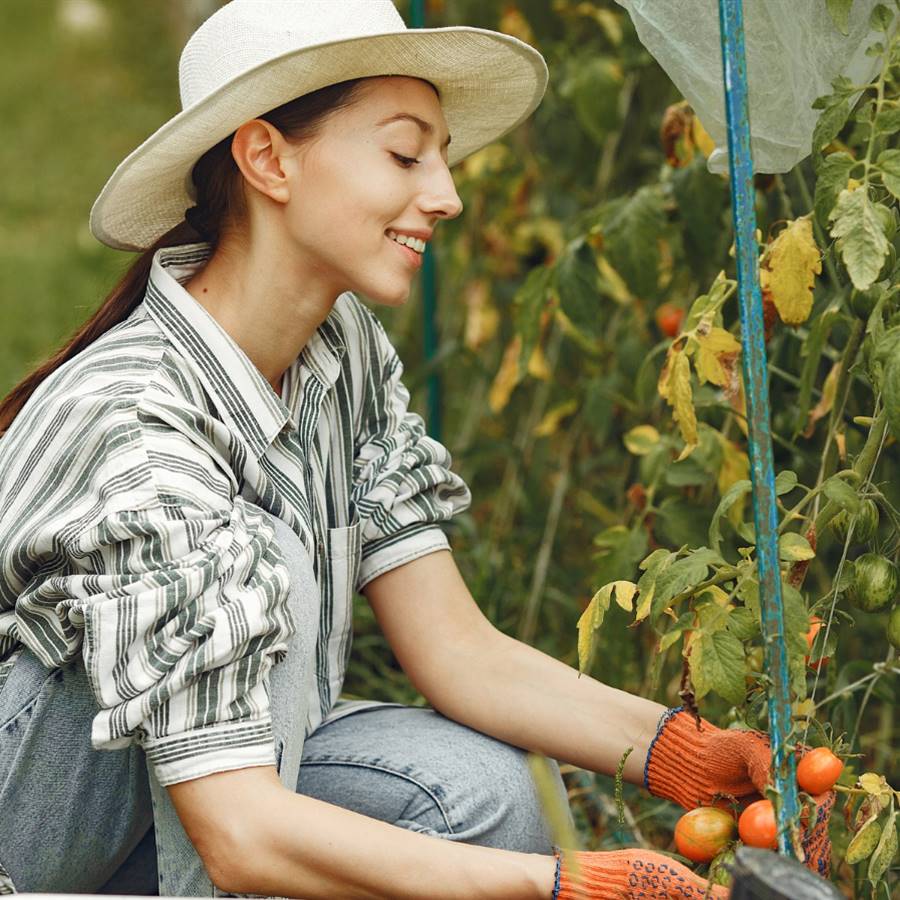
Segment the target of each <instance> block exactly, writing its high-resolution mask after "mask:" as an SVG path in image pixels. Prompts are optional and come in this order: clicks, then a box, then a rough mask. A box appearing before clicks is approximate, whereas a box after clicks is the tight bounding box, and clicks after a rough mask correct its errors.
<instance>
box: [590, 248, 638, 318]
mask: <svg viewBox="0 0 900 900" xmlns="http://www.w3.org/2000/svg"><path fill="white" fill-rule="evenodd" d="M597 269H598V270H599V271H600V276H601V286H602V287H604V288H605V289H606V291H607V293H608V294H609V296H610V297H612V299H613V300H615V301H616V303H621V304H622V305H623V306H624V305H626V304H628V303H631V301H632V296H631V291H629V290H628V285H627V284H625V279H624V278H622V276H621V275H620V274H619V273H618V272H617V271H616V270H615V269H614V268H613V267H612V266H611V265H610V262H609V260H608V259H607V258H606V257H605V256H603V255H602V254H600V255H598V256H597Z"/></svg>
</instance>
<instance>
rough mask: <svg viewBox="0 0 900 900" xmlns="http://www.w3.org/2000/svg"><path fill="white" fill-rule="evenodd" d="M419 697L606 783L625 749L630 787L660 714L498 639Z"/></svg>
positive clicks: (639, 779)
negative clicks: (600, 775)
mask: <svg viewBox="0 0 900 900" xmlns="http://www.w3.org/2000/svg"><path fill="white" fill-rule="evenodd" d="M420 690H422V688H421V687H420ZM423 693H425V696H426V697H427V699H428V701H429V702H430V703H431V705H432V706H434V708H435V709H437V710H439V711H440V712H441V713H443V715H445V716H447V717H448V718H451V719H455V720H456V721H458V722H462V723H463V724H465V725H468V726H469V727H470V728H474V729H476V730H478V731H483V732H484V733H485V734H489V735H491V736H492V737H496V738H499V739H500V740H503V741H506V742H507V743H509V744H513V745H515V746H517V747H523V748H525V749H527V750H533V751H535V752H538V753H542V754H543V755H545V756H548V757H550V758H552V759H556V760H560V761H561V762H567V763H571V764H572V765H575V766H579V767H580V768H583V769H588V770H590V771H593V772H603V773H605V774H607V775H612V774H613V773H614V772H615V771H616V768H617V766H618V764H619V761H620V759H621V758H622V754H623V753H624V752H625V750H627V749H628V748H629V747H631V748H633V749H632V752H631V754H630V755H629V757H628V760H627V762H626V764H625V770H624V773H623V775H624V778H625V779H626V780H627V781H629V782H631V783H633V784H642V783H643V773H644V762H645V760H646V758H647V752H648V750H649V748H650V743H651V742H652V740H653V737H654V735H655V734H656V728H657V725H658V723H659V720H660V717H661V716H662V714H663V713H664V712H665V709H666V708H665V707H664V706H662V705H660V704H659V703H654V702H653V701H652V700H646V699H644V698H643V697H636V696H634V695H633V694H629V693H626V692H625V691H620V690H617V689H616V688H612V687H609V686H608V685H605V684H603V683H602V682H600V681H597V680H596V679H595V678H591V677H590V676H588V675H581V676H579V673H578V670H577V669H573V668H572V667H571V666H567V665H566V664H565V663H563V662H560V661H559V660H558V659H554V658H553V657H552V656H548V655H547V654H546V653H542V652H541V651H540V650H537V649H535V648H534V647H530V646H529V645H528V644H524V643H522V642H521V641H517V640H515V639H514V638H511V637H509V636H507V635H504V634H503V633H502V632H500V631H496V632H495V634H494V635H493V636H491V637H490V638H487V639H485V640H484V641H483V642H482V643H481V645H480V647H479V648H478V650H477V651H476V652H474V653H472V654H469V655H467V656H466V658H465V661H464V663H463V662H460V664H458V665H454V666H453V667H452V671H444V672H442V673H434V677H432V678H429V687H428V689H427V693H426V691H424V690H423Z"/></svg>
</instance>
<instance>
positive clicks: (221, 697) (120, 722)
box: [33, 497, 294, 785]
mask: <svg viewBox="0 0 900 900" xmlns="http://www.w3.org/2000/svg"><path fill="white" fill-rule="evenodd" d="M72 549H73V551H74V552H75V554H76V555H77V558H78V559H79V560H81V561H82V562H83V563H84V564H85V569H86V570H87V571H86V572H83V573H78V574H71V575H64V576H57V577H53V578H50V579H48V580H46V581H45V582H43V583H42V584H41V585H40V586H39V587H38V589H37V590H38V591H40V592H43V593H45V594H46V595H47V596H45V597H43V598H33V599H35V600H39V601H43V602H39V603H38V604H36V605H42V606H43V605H44V604H46V603H47V602H48V601H51V600H52V599H56V600H57V602H56V603H55V604H52V605H53V606H55V609H56V611H57V614H58V615H59V616H60V617H61V618H64V619H66V620H67V626H68V627H69V628H70V629H83V632H84V635H83V656H84V663H85V668H86V670H87V676H88V680H89V682H90V686H91V689H92V690H93V693H94V695H95V697H96V700H97V702H98V705H99V707H100V710H99V712H98V713H97V715H96V716H95V718H94V720H93V724H92V730H91V743H92V745H93V747H94V748H95V749H108V750H115V749H118V748H121V747H126V746H128V745H130V744H132V743H138V744H140V746H142V747H143V749H144V750H145V752H146V755H147V761H148V763H149V764H151V765H152V766H153V767H154V771H155V774H156V776H157V778H158V779H159V782H160V783H161V784H163V785H167V784H174V783H176V782H179V781H185V780H188V779H193V778H199V777H201V776H203V775H208V774H212V773H213V772H220V771H227V770H230V769H237V768H244V767H247V766H257V765H274V764H275V758H274V740H273V733H272V723H271V717H270V710H269V686H268V676H269V671H270V669H271V667H272V665H274V664H275V663H277V662H280V661H281V660H282V659H283V658H284V656H285V654H286V652H287V647H288V639H289V638H290V636H291V635H292V634H293V630H294V623H293V621H292V619H291V614H290V609H289V605H288V597H289V591H290V573H289V570H288V568H287V566H286V564H285V561H284V557H283V555H282V553H281V550H280V548H279V547H278V544H277V541H276V538H275V533H274V529H273V527H272V525H271V523H270V522H269V521H267V519H266V518H265V517H264V516H263V514H262V513H261V511H260V510H258V509H257V508H256V507H253V506H251V505H248V504H246V503H245V502H244V500H243V498H241V497H236V498H235V500H234V506H233V508H231V509H227V510H222V511H221V512H213V511H210V510H206V511H201V510H199V509H191V508H189V507H174V506H172V507H169V506H159V507H156V508H154V509H149V510H139V511H120V512H115V513H111V514H109V515H107V516H106V517H105V518H104V519H103V520H102V521H100V522H99V523H97V524H96V525H95V526H94V527H92V528H91V529H89V530H88V531H87V532H86V533H84V534H82V535H80V536H79V538H78V541H77V546H76V547H73V548H72ZM62 597H66V598H68V599H65V600H62V599H60V598H62Z"/></svg>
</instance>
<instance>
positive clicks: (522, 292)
mask: <svg viewBox="0 0 900 900" xmlns="http://www.w3.org/2000/svg"><path fill="white" fill-rule="evenodd" d="M554 272H555V270H554V267H553V266H538V267H537V268H534V269H532V270H531V271H530V272H529V273H528V276H527V277H526V279H525V281H524V282H523V283H522V286H521V287H520V288H519V289H518V291H517V292H516V295H515V298H514V299H513V310H514V312H513V315H514V318H515V323H516V331H517V332H518V334H519V335H521V338H522V349H521V352H520V353H519V373H520V374H524V373H525V371H526V369H527V368H528V360H529V359H531V354H532V352H533V351H534V348H535V345H536V344H537V342H538V337H539V336H540V323H541V312H542V311H543V309H544V305H545V303H546V302H547V297H548V295H549V292H550V288H551V286H552V284H553V276H554Z"/></svg>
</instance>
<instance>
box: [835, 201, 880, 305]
mask: <svg viewBox="0 0 900 900" xmlns="http://www.w3.org/2000/svg"><path fill="white" fill-rule="evenodd" d="M829 220H833V221H834V226H833V227H832V229H831V236H832V237H833V238H837V244H836V246H837V249H838V251H839V252H840V254H841V257H842V258H843V260H844V265H845V266H846V267H847V271H848V272H849V273H850V279H851V280H852V282H853V286H854V287H855V288H856V289H857V290H861V291H864V290H866V289H867V288H868V287H870V286H871V285H872V283H873V282H874V281H875V279H876V278H877V277H878V272H879V271H880V269H881V266H882V264H883V262H884V257H885V256H886V255H887V252H888V242H887V238H886V237H885V236H884V230H883V228H882V224H881V218H880V217H879V215H878V214H877V213H876V212H875V208H874V205H873V204H872V201H871V200H870V199H869V195H868V193H867V191H866V189H865V187H860V188H858V189H857V190H854V191H851V190H847V189H844V190H843V191H841V193H840V194H839V195H838V201H837V205H836V206H835V208H834V209H833V210H832V211H831V215H830V216H829Z"/></svg>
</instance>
